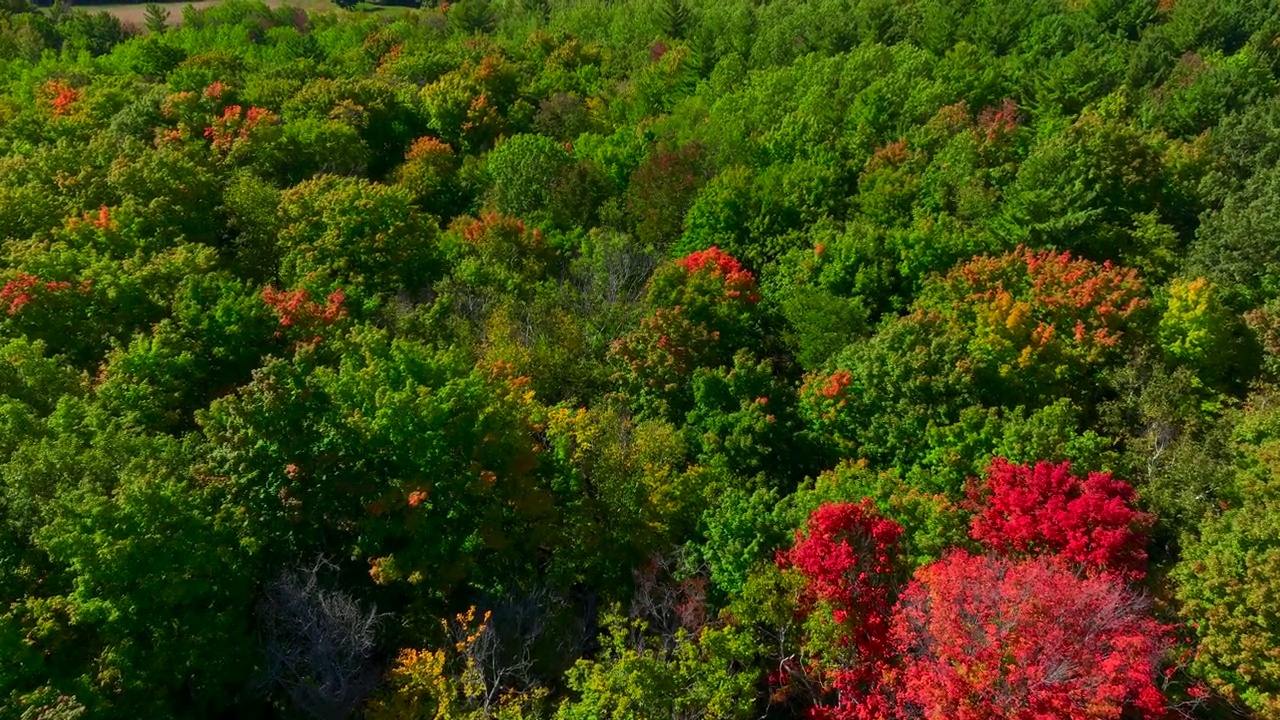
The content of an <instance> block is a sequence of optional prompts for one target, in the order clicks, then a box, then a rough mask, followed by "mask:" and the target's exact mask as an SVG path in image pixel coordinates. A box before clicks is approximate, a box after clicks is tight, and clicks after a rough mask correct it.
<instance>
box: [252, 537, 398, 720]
mask: <svg viewBox="0 0 1280 720" xmlns="http://www.w3.org/2000/svg"><path fill="white" fill-rule="evenodd" d="M335 570H337V566H335V565H334V564H333V563H331V562H330V561H329V560H327V559H326V558H324V557H317V558H316V560H315V561H314V562H313V563H311V564H310V565H309V566H307V567H303V568H301V569H291V570H285V571H283V572H281V573H280V575H279V576H278V577H276V579H275V580H273V581H271V582H270V583H268V584H267V587H266V592H265V594H264V597H263V598H262V601H261V603H260V604H259V608H258V615H259V619H260V621H261V623H262V634H263V645H264V648H265V650H266V656H267V658H266V659H267V678H268V681H269V682H270V683H271V684H272V685H274V686H278V687H280V688H281V689H283V690H284V691H285V693H286V694H287V695H288V697H289V700H290V701H291V703H292V704H293V706H294V707H296V708H297V709H298V710H300V711H302V712H303V713H305V714H307V715H308V716H310V717H313V718H317V720H343V718H346V717H348V716H349V715H350V714H351V713H352V712H353V711H354V710H355V709H356V707H357V706H359V704H360V703H361V702H362V701H363V700H364V698H365V696H366V695H368V694H369V692H370V691H371V690H372V689H373V687H374V686H375V685H376V684H377V682H378V676H379V667H378V664H377V661H376V659H375V657H374V647H375V641H376V639H377V634H378V626H379V625H380V624H381V622H382V620H383V619H384V618H385V617H387V616H386V614H379V613H378V612H377V609H376V608H373V607H370V608H368V609H366V608H364V607H362V606H361V604H360V603H359V602H358V601H357V600H356V599H355V598H353V597H351V596H350V595H348V594H347V593H345V592H343V591H341V590H336V589H327V588H325V587H323V586H322V579H323V576H324V575H326V574H329V573H332V572H334V571H335Z"/></svg>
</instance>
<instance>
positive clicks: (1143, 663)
mask: <svg viewBox="0 0 1280 720" xmlns="http://www.w3.org/2000/svg"><path fill="white" fill-rule="evenodd" d="M892 637H893V643H894V646H895V649H896V650H897V651H898V653H899V657H900V658H901V668H900V670H899V676H898V683H897V688H896V691H897V698H896V705H897V711H898V717H920V718H928V719H929V720H943V719H944V718H945V719H946V720H996V719H997V718H999V719H1001V720H1042V719H1047V718H1070V719H1071V720H1104V719H1115V720H1119V718H1159V717H1163V716H1164V710H1165V700H1164V696H1163V694H1162V693H1161V691H1160V689H1159V687H1157V686H1156V684H1155V678H1156V677H1157V670H1158V669H1159V667H1158V664H1159V662H1160V659H1161V657H1162V655H1163V653H1164V651H1165V649H1166V647H1167V643H1166V640H1165V631H1164V629H1163V628H1162V627H1161V626H1160V625H1159V624H1158V623H1157V622H1156V621H1155V620H1153V619H1152V618H1151V617H1150V616H1149V615H1148V614H1147V612H1146V606H1145V603H1144V602H1143V601H1142V600H1141V598H1139V597H1138V596H1136V595H1134V594H1133V593H1132V592H1131V591H1129V590H1127V589H1126V588H1125V587H1124V586H1123V585H1121V584H1119V583H1117V582H1115V581H1114V580H1111V579H1109V578H1105V577H1087V578H1081V577H1079V576H1078V575H1076V573H1075V572H1074V570H1073V569H1072V567H1071V565H1070V563H1068V562H1066V561H1064V560H1063V559H1061V558H1056V557H1042V558H1030V559H1025V560H1007V559H999V558H994V557H983V556H972V555H968V554H966V553H964V552H955V553H953V554H951V555H949V556H947V557H946V558H944V559H943V560H942V561H940V562H937V563H935V564H933V565H929V566H927V567H925V568H922V569H921V570H920V571H919V572H917V573H916V577H915V580H914V581H913V582H912V583H911V584H910V585H909V586H908V587H907V589H906V590H905V591H904V592H903V594H902V598H901V600H900V601H899V603H898V608H897V610H896V612H895V614H894V618H893V629H892Z"/></svg>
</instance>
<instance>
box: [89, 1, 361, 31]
mask: <svg viewBox="0 0 1280 720" xmlns="http://www.w3.org/2000/svg"><path fill="white" fill-rule="evenodd" d="M220 2H222V0H198V1H197V2H192V3H176V2H171V3H161V5H162V6H163V7H164V8H165V9H167V10H168V11H169V24H170V25H171V26H177V25H181V24H182V8H184V7H186V6H187V5H191V6H192V7H195V8H198V9H203V8H207V7H213V6H214V5H217V4H219V3H220ZM263 2H265V3H266V4H267V5H268V6H269V7H273V8H274V7H280V6H282V5H291V6H293V7H300V8H302V9H304V10H312V11H316V10H319V11H325V10H335V9H337V7H338V6H337V5H334V4H333V3H332V2H330V1H329V0H263ZM82 8H83V9H85V10H88V11H90V12H107V13H111V14H112V15H115V16H116V17H118V18H120V22H122V23H125V24H126V25H136V26H138V27H142V26H143V25H145V24H146V12H147V6H146V4H145V3H125V4H119V5H84V6H82Z"/></svg>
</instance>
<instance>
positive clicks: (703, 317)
mask: <svg viewBox="0 0 1280 720" xmlns="http://www.w3.org/2000/svg"><path fill="white" fill-rule="evenodd" d="M759 300H760V295H759V293H758V292H757V290H756V279H755V276H754V275H753V274H752V273H751V272H750V271H749V270H747V269H745V268H743V267H742V264H741V263H740V262H739V261H738V260H737V259H736V258H734V257H733V256H731V255H729V254H728V253H726V252H724V251H722V250H720V249H719V248H715V247H712V248H710V249H707V250H699V251H696V252H693V253H690V254H688V255H686V256H684V257H682V258H680V259H678V260H676V261H674V262H671V263H668V264H667V265H665V266H663V267H661V268H659V269H658V270H657V271H656V272H655V273H654V276H653V278H652V280H651V281H650V284H649V291H648V294H647V297H646V304H647V305H648V306H649V307H650V308H651V313H650V314H649V315H648V316H647V317H645V318H644V319H643V320H641V322H640V327H639V328H638V329H637V330H636V331H634V332H632V333H631V334H629V335H627V336H625V337H623V338H620V339H619V340H617V341H616V342H615V343H614V344H613V348H612V354H613V356H614V357H615V358H616V359H617V360H619V361H620V362H621V363H622V364H623V365H624V367H625V368H626V373H627V375H628V376H629V378H630V379H631V380H632V381H633V382H635V383H637V384H638V385H639V386H641V387H644V388H646V389H647V390H649V391H650V392H656V393H658V394H659V395H668V396H669V395H671V394H673V393H677V394H678V393H679V392H681V388H682V387H684V386H685V385H686V384H687V382H688V379H689V378H688V374H689V373H690V372H691V371H692V370H693V369H694V368H696V367H715V366H721V365H725V364H727V363H728V362H729V361H730V360H731V359H732V357H733V354H734V352H735V351H736V350H738V349H739V348H743V347H747V346H749V345H750V344H751V343H752V342H753V336H754V335H755V334H756V332H757V328H756V327H755V323H754V321H755V306H756V304H757V303H758V302H759Z"/></svg>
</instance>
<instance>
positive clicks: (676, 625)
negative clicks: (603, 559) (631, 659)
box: [630, 548, 708, 653]
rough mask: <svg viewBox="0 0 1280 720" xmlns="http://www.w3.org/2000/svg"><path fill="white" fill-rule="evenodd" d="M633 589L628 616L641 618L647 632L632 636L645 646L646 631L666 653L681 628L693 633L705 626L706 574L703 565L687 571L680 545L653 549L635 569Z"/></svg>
mask: <svg viewBox="0 0 1280 720" xmlns="http://www.w3.org/2000/svg"><path fill="white" fill-rule="evenodd" d="M635 583H636V592H635V595H634V596H633V597H632V599H631V612H630V616H631V619H633V620H636V619H639V620H643V621H644V622H645V625H646V626H647V627H648V631H649V632H648V633H643V634H641V633H637V634H635V636H634V637H632V638H631V641H632V643H633V644H634V646H635V647H636V649H638V650H644V649H645V645H646V644H647V642H648V639H647V638H646V635H652V636H656V637H657V638H658V640H659V642H660V643H661V644H662V649H663V650H664V651H666V652H668V653H670V652H672V651H673V650H674V649H675V647H676V637H677V635H678V634H679V632H680V631H681V630H684V631H686V632H689V633H692V634H694V635H696V634H697V633H698V632H700V631H701V630H702V628H704V627H706V625H707V622H708V617H707V603H706V599H707V574H706V568H705V567H698V568H693V569H692V571H690V568H688V564H687V563H686V561H685V558H684V555H683V553H681V551H680V549H679V548H676V549H674V550H671V551H669V552H665V553H657V552H655V553H652V554H651V555H649V557H648V559H646V560H645V562H644V564H643V565H641V566H640V569H639V570H637V571H636V573H635Z"/></svg>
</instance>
